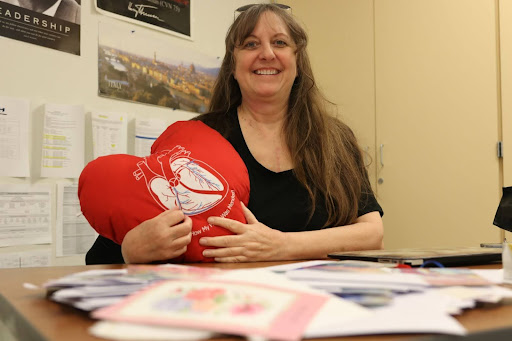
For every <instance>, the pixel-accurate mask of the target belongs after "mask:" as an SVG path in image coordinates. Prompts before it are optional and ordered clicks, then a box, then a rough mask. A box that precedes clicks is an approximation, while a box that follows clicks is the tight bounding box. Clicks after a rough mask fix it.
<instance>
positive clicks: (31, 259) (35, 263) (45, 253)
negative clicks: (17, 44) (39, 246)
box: [18, 247, 52, 268]
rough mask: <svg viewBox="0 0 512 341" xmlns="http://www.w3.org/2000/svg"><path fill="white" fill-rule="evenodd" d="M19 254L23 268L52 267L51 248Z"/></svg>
mask: <svg viewBox="0 0 512 341" xmlns="http://www.w3.org/2000/svg"><path fill="white" fill-rule="evenodd" d="M18 254H19V257H20V267H21V268H33V267H40V266H50V265H52V262H51V254H52V252H51V249H50V248H49V247H48V248H45V249H44V250H33V251H24V252H18Z"/></svg>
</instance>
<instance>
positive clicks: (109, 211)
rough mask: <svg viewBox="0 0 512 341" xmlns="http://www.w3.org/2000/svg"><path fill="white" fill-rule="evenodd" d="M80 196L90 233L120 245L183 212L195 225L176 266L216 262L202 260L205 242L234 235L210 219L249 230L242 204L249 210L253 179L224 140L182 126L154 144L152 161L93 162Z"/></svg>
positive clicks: (123, 157) (202, 128) (189, 124)
mask: <svg viewBox="0 0 512 341" xmlns="http://www.w3.org/2000/svg"><path fill="white" fill-rule="evenodd" d="M78 196H79V199H80V206H81V209H82V213H83V214H84V216H85V218H87V220H88V221H89V223H90V224H91V226H92V227H93V228H94V229H95V230H96V231H97V232H98V233H99V234H101V235H102V236H104V237H106V238H109V239H111V240H113V241H114V242H116V243H118V244H121V243H122V241H123V239H124V236H125V235H126V233H128V231H130V230H131V229H132V228H134V227H136V226H137V225H139V224H140V223H142V222H144V221H145V220H148V219H151V218H153V217H155V216H157V215H159V214H160V213H162V212H163V211H165V210H169V209H176V208H177V209H180V210H182V211H183V213H184V214H186V215H188V216H189V217H190V218H191V219H192V223H193V226H192V241H191V242H190V244H189V245H188V246H187V251H186V253H185V254H184V255H183V256H182V257H179V259H174V260H172V261H173V262H204V261H213V259H211V258H206V257H204V256H203V255H202V251H203V250H204V249H205V247H204V246H201V245H199V238H201V237H204V236H219V235H226V234H231V232H230V231H228V230H226V229H224V228H221V227H219V226H213V225H211V224H209V223H208V222H207V219H208V217H210V216H221V217H226V218H229V219H234V220H238V221H241V222H244V223H245V222H246V220H245V216H244V214H243V210H242V205H241V204H240V202H243V203H244V204H245V205H247V204H248V202H249V175H248V173H247V168H246V167H245V164H244V162H243V161H242V159H241V158H240V156H239V155H238V153H237V152H236V151H235V149H234V148H233V146H231V144H230V143H229V142H228V141H227V140H226V139H224V138H223V137H222V136H221V135H220V134H219V133H217V132H216V131H215V130H213V129H211V128H209V127H208V126H206V125H205V124H204V123H202V122H199V121H182V122H181V121H180V122H176V123H174V124H172V125H171V126H169V127H168V128H167V129H166V130H165V131H164V132H163V133H162V135H161V136H160V137H159V138H158V139H157V140H156V141H155V143H154V144H153V146H152V148H151V155H148V156H146V157H137V156H133V155H127V154H116V155H108V156H103V157H99V158H97V159H95V160H93V161H91V162H89V163H88V164H87V166H86V167H85V168H84V170H83V171H82V174H81V175H80V179H79V183H78Z"/></svg>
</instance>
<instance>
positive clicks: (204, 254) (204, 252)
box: [203, 250, 211, 257]
mask: <svg viewBox="0 0 512 341" xmlns="http://www.w3.org/2000/svg"><path fill="white" fill-rule="evenodd" d="M203 256H205V257H211V252H210V251H209V250H204V251H203Z"/></svg>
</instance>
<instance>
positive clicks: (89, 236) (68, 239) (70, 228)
mask: <svg viewBox="0 0 512 341" xmlns="http://www.w3.org/2000/svg"><path fill="white" fill-rule="evenodd" d="M55 235H56V256H57V257H62V256H73V255H83V254H85V253H87V251H88V250H89V249H90V248H91V246H92V244H93V243H94V241H95V240H96V237H97V236H98V234H97V233H96V231H95V230H94V229H93V228H92V227H91V225H89V222H88V221H87V219H85V217H84V216H83V214H82V211H81V210H80V201H79V200H78V185H77V184H65V183H57V226H56V233H55Z"/></svg>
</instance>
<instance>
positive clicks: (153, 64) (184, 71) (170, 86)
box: [98, 22, 221, 113]
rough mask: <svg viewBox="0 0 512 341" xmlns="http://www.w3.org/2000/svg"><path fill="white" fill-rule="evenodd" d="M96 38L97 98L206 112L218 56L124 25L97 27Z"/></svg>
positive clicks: (216, 70)
mask: <svg viewBox="0 0 512 341" xmlns="http://www.w3.org/2000/svg"><path fill="white" fill-rule="evenodd" d="M98 36H99V37H98V43H99V46H98V93H99V95H100V96H105V97H110V98H115V99H122V100H127V101H133V102H140V103H146V104H153V105H158V106H163V107H168V108H172V109H180V110H184V111H189V112H195V113H204V112H206V111H207V110H208V107H209V105H210V99H211V96H212V91H213V86H214V83H215V79H216V78H217V75H218V73H219V69H220V63H221V60H220V58H219V57H212V56H208V55H205V54H203V53H200V52H199V51H196V50H193V49H190V48H185V47H183V45H182V44H179V43H180V41H173V40H170V39H165V40H164V39H158V37H157V36H155V33H154V32H151V31H148V30H144V29H143V28H140V29H138V28H136V29H134V27H133V26H125V25H124V24H123V25H114V24H107V23H103V22H100V23H99V28H98Z"/></svg>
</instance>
